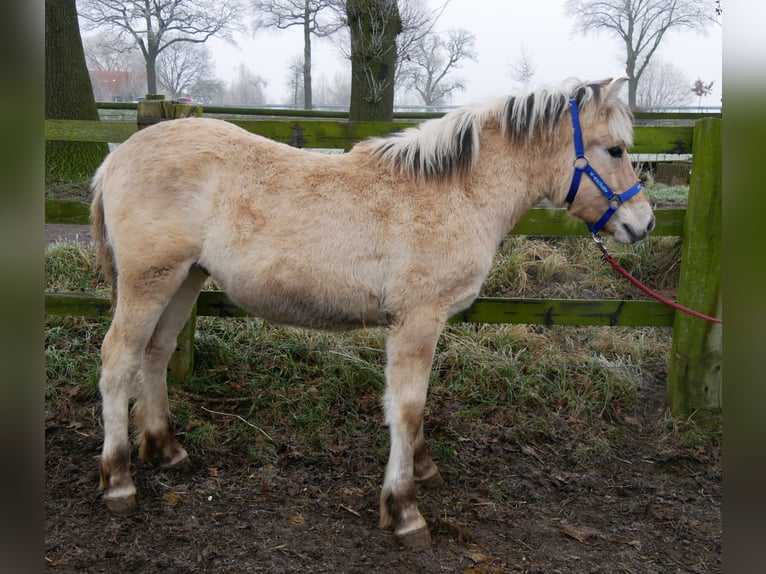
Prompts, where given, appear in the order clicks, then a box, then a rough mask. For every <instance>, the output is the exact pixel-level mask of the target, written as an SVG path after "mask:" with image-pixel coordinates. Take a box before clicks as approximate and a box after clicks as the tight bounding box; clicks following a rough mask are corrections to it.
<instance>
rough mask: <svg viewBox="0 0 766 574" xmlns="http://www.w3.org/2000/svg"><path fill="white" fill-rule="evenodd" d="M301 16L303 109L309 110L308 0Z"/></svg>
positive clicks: (309, 40)
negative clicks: (302, 17)
mask: <svg viewBox="0 0 766 574" xmlns="http://www.w3.org/2000/svg"><path fill="white" fill-rule="evenodd" d="M303 16H304V21H303V109H305V110H310V109H311V108H312V106H313V102H312V93H311V22H310V18H309V17H310V13H309V2H308V0H306V8H305V12H304V13H303Z"/></svg>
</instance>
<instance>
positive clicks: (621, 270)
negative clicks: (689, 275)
mask: <svg viewBox="0 0 766 574" xmlns="http://www.w3.org/2000/svg"><path fill="white" fill-rule="evenodd" d="M593 240H594V241H595V242H596V244H597V245H598V246H599V247H600V248H601V252H602V253H603V254H604V260H605V261H606V262H607V263H609V264H610V265H611V266H612V267H614V269H615V271H617V272H618V273H619V274H620V275H622V276H623V277H625V279H627V280H628V281H630V282H631V283H633V285H635V286H636V287H638V288H639V289H641V291H643V292H644V293H646V294H647V295H649V296H650V297H653V298H654V299H657V301H659V302H661V303H665V305H669V306H671V307H673V309H678V310H679V311H682V312H684V313H688V314H689V315H692V316H694V317H699V318H700V319H705V321H712V322H714V323H723V321H722V320H721V319H716V318H715V317H710V316H708V315H705V314H703V313H700V312H698V311H694V310H693V309H689V308H688V307H684V306H683V305H679V304H678V303H676V302H675V301H671V300H670V299H666V298H665V297H663V296H662V295H660V294H659V293H655V292H654V291H652V290H651V289H649V287H647V286H646V285H644V284H643V283H641V281H639V280H638V279H636V278H635V277H633V275H631V274H630V272H629V271H628V270H627V269H625V268H624V267H622V266H621V265H620V264H619V263H617V261H615V260H614V258H613V257H612V256H611V255H609V253H608V252H607V250H606V246H605V245H604V242H603V241H602V239H601V238H600V237H598V236H596V235H594V236H593Z"/></svg>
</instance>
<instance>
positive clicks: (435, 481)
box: [415, 470, 444, 488]
mask: <svg viewBox="0 0 766 574" xmlns="http://www.w3.org/2000/svg"><path fill="white" fill-rule="evenodd" d="M415 482H417V483H418V485H420V486H424V487H425V488H438V487H440V486H442V485H443V484H444V479H443V478H442V475H441V473H440V472H439V471H438V470H437V471H436V472H435V473H433V474H432V475H431V476H427V477H426V478H416V479H415Z"/></svg>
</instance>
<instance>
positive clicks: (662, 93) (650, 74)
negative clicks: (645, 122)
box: [636, 58, 691, 109]
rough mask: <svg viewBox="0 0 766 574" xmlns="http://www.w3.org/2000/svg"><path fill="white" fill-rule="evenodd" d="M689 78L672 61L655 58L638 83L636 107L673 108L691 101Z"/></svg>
mask: <svg viewBox="0 0 766 574" xmlns="http://www.w3.org/2000/svg"><path fill="white" fill-rule="evenodd" d="M690 99H691V94H690V93H689V78H687V77H686V74H684V71H683V70H681V69H679V68H678V67H677V66H675V65H673V63H672V62H667V61H665V60H660V59H657V58H655V59H654V60H652V61H651V62H650V63H649V64H648V65H647V66H646V69H645V70H644V73H643V74H642V75H641V81H640V82H639V83H638V94H637V96H636V107H637V108H639V109H648V108H672V107H680V106H685V105H687V104H688V103H689V100H690Z"/></svg>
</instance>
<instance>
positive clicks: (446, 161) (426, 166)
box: [360, 80, 632, 179]
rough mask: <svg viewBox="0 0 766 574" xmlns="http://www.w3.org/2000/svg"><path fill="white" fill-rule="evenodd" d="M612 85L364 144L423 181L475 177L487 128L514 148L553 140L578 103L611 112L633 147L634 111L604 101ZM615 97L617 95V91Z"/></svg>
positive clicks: (484, 111) (505, 106)
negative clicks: (492, 123)
mask: <svg viewBox="0 0 766 574" xmlns="http://www.w3.org/2000/svg"><path fill="white" fill-rule="evenodd" d="M609 81H610V80H607V81H605V82H601V83H584V82H577V83H575V84H574V85H573V86H572V87H570V88H566V87H560V88H545V89H541V90H537V91H534V92H530V93H526V94H521V95H515V96H508V97H506V98H499V99H495V100H489V101H486V102H483V103H479V104H472V105H468V106H464V107H461V108H457V109H455V110H453V111H451V112H449V113H447V114H445V115H444V116H442V117H441V118H437V119H432V120H428V121H426V122H424V123H422V124H421V125H420V126H418V127H413V128H407V129H406V130H404V131H401V132H398V133H395V134H392V135H390V136H387V137H383V138H372V139H370V140H367V141H365V142H363V143H362V144H360V145H361V146H364V147H365V148H367V149H369V150H370V151H371V152H372V154H373V155H374V156H376V157H378V158H379V159H380V160H382V161H385V162H390V163H391V164H393V165H394V166H396V167H398V168H399V169H400V170H401V171H402V173H405V174H408V175H410V176H413V177H418V178H423V179H442V178H447V177H451V176H453V175H456V174H460V173H466V172H468V171H470V170H471V169H472V168H473V166H474V164H475V163H476V159H477V157H478V155H479V134H480V133H481V129H482V126H484V124H485V123H487V122H488V121H489V120H494V121H496V122H497V123H498V125H499V126H500V127H501V129H502V130H503V133H504V134H505V135H506V137H508V138H509V139H510V140H511V141H512V142H515V143H519V142H524V141H531V140H534V139H536V138H546V137H550V135H551V134H552V133H553V131H554V128H555V127H556V125H557V124H558V122H559V121H560V120H561V119H562V117H564V115H565V114H566V112H567V110H568V109H569V98H570V97H574V98H575V100H576V101H577V103H578V106H579V107H580V109H581V113H587V111H588V109H590V108H592V107H593V106H592V103H593V104H596V105H603V104H608V105H607V107H606V110H607V115H606V119H607V122H608V126H609V130H610V132H611V133H612V134H613V135H615V136H616V137H617V138H619V139H621V140H623V141H624V142H625V143H626V144H627V145H630V144H631V143H632V116H631V113H630V109H629V108H628V106H627V105H626V104H625V103H623V102H622V101H620V100H619V98H618V97H616V95H612V91H608V95H607V97H603V96H604V94H603V92H604V90H605V88H606V87H607V86H608V83H609ZM614 91H615V92H616V91H617V90H614Z"/></svg>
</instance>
